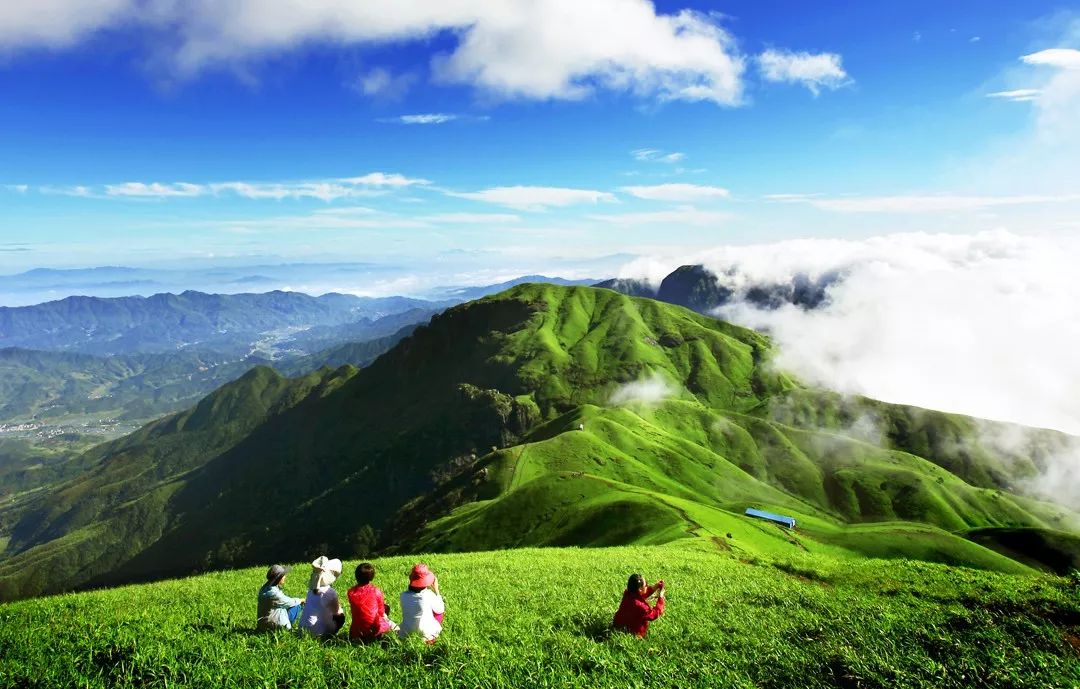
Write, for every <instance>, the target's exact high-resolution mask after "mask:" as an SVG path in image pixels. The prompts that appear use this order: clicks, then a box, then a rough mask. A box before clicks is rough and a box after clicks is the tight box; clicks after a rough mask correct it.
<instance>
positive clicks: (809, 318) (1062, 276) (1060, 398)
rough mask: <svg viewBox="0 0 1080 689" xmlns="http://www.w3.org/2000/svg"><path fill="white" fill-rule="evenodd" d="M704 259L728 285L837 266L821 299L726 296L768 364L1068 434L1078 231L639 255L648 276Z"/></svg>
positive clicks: (1076, 403)
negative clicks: (807, 304)
mask: <svg viewBox="0 0 1080 689" xmlns="http://www.w3.org/2000/svg"><path fill="white" fill-rule="evenodd" d="M685 263H704V264H705V265H706V266H707V267H709V268H710V269H711V270H712V271H713V272H715V273H716V274H717V275H719V276H720V277H721V280H722V281H724V282H726V283H728V285H729V286H730V287H732V288H733V289H735V290H736V292H738V290H739V289H740V288H744V289H745V288H746V287H748V286H749V285H752V284H761V283H788V282H790V281H791V280H792V279H793V277H794V276H796V275H799V274H802V275H806V276H808V277H809V278H811V279H814V280H816V279H820V278H821V277H823V276H828V275H834V274H838V275H840V276H841V279H839V280H836V281H834V282H833V283H832V284H831V285H830V286H829V287H828V291H827V294H828V303H827V305H825V306H824V307H823V308H820V309H815V310H804V309H800V308H798V307H794V306H784V307H781V308H778V309H775V310H767V309H758V308H754V307H753V305H752V304H751V303H750V302H748V301H738V302H736V303H735V304H733V305H730V306H728V307H725V308H724V309H723V310H722V311H721V313H720V314H718V315H720V316H721V317H723V318H726V319H728V320H731V321H734V322H737V323H740V324H743V325H746V326H749V327H753V328H759V329H765V330H768V331H769V332H770V333H771V334H772V336H773V338H774V340H775V342H776V343H777V345H778V346H779V350H780V352H779V364H780V365H781V366H783V367H784V368H787V369H789V370H791V371H793V372H795V373H796V374H797V375H799V376H801V377H803V378H804V379H805V380H807V381H809V382H813V383H817V384H821V385H824V386H827V387H829V388H832V389H836V390H840V391H842V392H850V393H858V394H864V395H867V396H869V397H874V398H877V399H882V400H886V401H889V402H898V403H905V404H913V405H917V406H921V407H927V408H931V409H940V410H945V411H952V412H959V413H964V414H970V415H973V416H978V417H984V418H988V419H999V420H1004V421H1013V422H1017V423H1021V424H1025V425H1029V426H1038V427H1048V428H1055V429H1058V430H1062V431H1065V432H1069V433H1073V434H1080V396H1078V395H1076V394H1075V391H1076V390H1077V389H1080V357H1078V356H1077V355H1076V353H1075V343H1076V342H1080V281H1078V280H1077V279H1076V276H1075V272H1076V270H1075V266H1076V265H1077V264H1078V263H1080V239H1075V238H1069V237H1035V236H1020V235H1016V234H1013V233H1010V232H1006V231H996V232H985V233H979V234H973V235H931V234H904V235H889V236H883V237H875V238H870V239H866V240H840V239H804V240H792V241H784V242H779V243H775V244H762V245H754V246H740V247H734V246H733V247H719V248H716V249H713V250H711V251H708V252H705V253H702V254H698V255H687V256H678V257H652V258H650V259H643V260H639V261H635V262H634V263H631V264H629V265H627V266H626V267H624V269H623V270H622V271H621V273H620V276H621V277H648V278H650V279H652V280H653V282H654V283H655V282H658V281H659V279H660V278H662V277H663V275H665V274H666V273H667V272H668V271H670V270H671V269H673V268H675V267H677V266H678V265H681V264H685Z"/></svg>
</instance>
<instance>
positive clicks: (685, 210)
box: [588, 206, 734, 227]
mask: <svg viewBox="0 0 1080 689" xmlns="http://www.w3.org/2000/svg"><path fill="white" fill-rule="evenodd" d="M588 217H589V219H590V220H599V221H602V222H606V223H612V224H617V225H653V224H664V225H671V226H673V227H680V226H687V225H690V226H693V227H712V226H716V225H719V224H721V223H724V222H727V221H728V220H731V218H732V217H734V216H732V215H731V213H723V212H718V211H703V210H698V209H697V208H694V207H693V206H680V207H678V208H673V209H669V210H663V211H646V212H641V213H604V214H602V215H600V214H597V215H590V216H588Z"/></svg>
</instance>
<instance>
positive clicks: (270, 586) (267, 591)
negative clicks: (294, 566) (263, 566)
mask: <svg viewBox="0 0 1080 689" xmlns="http://www.w3.org/2000/svg"><path fill="white" fill-rule="evenodd" d="M288 573H289V568H288V567H282V566H281V565H274V566H272V567H271V568H270V569H268V570H267V571H266V583H265V584H263V585H262V588H260V589H259V612H258V617H257V618H256V621H255V627H256V628H257V629H258V630H259V631H270V630H272V629H292V623H293V622H295V621H296V618H297V617H299V616H300V606H302V605H303V604H304V601H302V600H300V599H299V598H293V597H292V596H286V595H285V592H284V591H282V590H281V585H282V584H284V583H285V575H286V574H288Z"/></svg>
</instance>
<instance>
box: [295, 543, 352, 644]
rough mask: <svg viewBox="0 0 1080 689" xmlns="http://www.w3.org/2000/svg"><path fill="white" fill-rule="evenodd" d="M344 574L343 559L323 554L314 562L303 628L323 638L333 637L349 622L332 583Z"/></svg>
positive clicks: (301, 624)
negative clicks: (342, 570) (342, 568)
mask: <svg viewBox="0 0 1080 689" xmlns="http://www.w3.org/2000/svg"><path fill="white" fill-rule="evenodd" d="M340 575H341V560H339V559H337V558H334V559H332V560H331V559H330V558H328V557H326V556H325V555H320V556H319V557H318V558H316V559H315V561H314V562H312V563H311V579H310V580H309V581H308V594H307V600H305V601H304V615H303V617H301V618H300V629H301V630H302V631H305V632H307V633H308V634H311V635H312V636H315V637H318V638H320V639H329V638H330V637H332V636H334V635H335V634H337V633H338V630H340V629H341V627H342V626H343V625H344V624H345V609H344V608H342V607H341V599H339V598H338V594H337V591H335V590H334V589H333V587H332V584H333V583H334V582H335V581H336V580H337V578H338V576H340Z"/></svg>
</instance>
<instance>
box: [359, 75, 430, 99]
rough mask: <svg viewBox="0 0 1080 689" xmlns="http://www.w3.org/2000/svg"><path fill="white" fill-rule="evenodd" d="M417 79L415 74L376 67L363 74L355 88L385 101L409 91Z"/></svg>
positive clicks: (397, 97) (366, 94)
mask: <svg viewBox="0 0 1080 689" xmlns="http://www.w3.org/2000/svg"><path fill="white" fill-rule="evenodd" d="M415 81H416V75H415V74H411V73H406V74H394V73H393V72H391V71H390V70H388V69H386V68H385V67H375V68H373V69H371V70H370V71H368V72H365V73H363V74H361V75H360V76H359V78H357V80H356V83H355V84H354V85H353V88H354V89H355V90H356V91H358V92H360V93H362V94H364V95H365V96H371V97H373V98H377V99H379V100H383V101H396V100H400V99H401V98H403V97H404V96H405V94H406V93H408V91H409V89H410V88H412V85H413V83H414V82H415Z"/></svg>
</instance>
